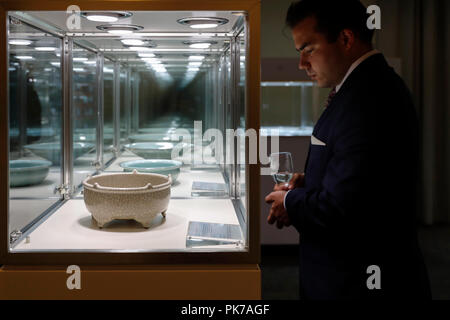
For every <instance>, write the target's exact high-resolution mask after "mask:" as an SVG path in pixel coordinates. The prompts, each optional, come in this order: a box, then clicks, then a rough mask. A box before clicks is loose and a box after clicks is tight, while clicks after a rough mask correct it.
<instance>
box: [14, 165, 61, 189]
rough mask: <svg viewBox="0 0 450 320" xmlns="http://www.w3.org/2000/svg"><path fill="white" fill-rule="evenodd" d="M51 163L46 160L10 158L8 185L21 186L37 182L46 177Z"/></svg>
mask: <svg viewBox="0 0 450 320" xmlns="http://www.w3.org/2000/svg"><path fill="white" fill-rule="evenodd" d="M51 165H52V163H51V162H50V161H47V160H10V161H9V185H10V186H11V187H23V186H30V185H35V184H39V183H41V182H42V181H44V179H45V178H46V177H47V175H48V171H49V168H50V167H51Z"/></svg>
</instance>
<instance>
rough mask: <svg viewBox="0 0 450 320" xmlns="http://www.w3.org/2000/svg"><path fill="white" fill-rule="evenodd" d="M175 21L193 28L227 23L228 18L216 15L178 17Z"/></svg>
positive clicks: (204, 27) (205, 27)
mask: <svg viewBox="0 0 450 320" xmlns="http://www.w3.org/2000/svg"><path fill="white" fill-rule="evenodd" d="M177 22H178V23H180V24H183V25H187V26H190V27H191V28H194V29H207V28H215V27H218V26H219V25H223V24H226V23H228V19H225V18H218V17H190V18H182V19H178V20H177Z"/></svg>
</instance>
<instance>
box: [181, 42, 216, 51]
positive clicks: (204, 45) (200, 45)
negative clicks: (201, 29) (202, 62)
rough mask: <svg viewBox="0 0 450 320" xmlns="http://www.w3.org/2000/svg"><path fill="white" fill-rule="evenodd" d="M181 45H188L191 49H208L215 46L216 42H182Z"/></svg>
mask: <svg viewBox="0 0 450 320" xmlns="http://www.w3.org/2000/svg"><path fill="white" fill-rule="evenodd" d="M183 44H186V45H189V47H190V48H192V49H208V48H209V47H210V46H211V45H213V44H217V42H216V41H183Z"/></svg>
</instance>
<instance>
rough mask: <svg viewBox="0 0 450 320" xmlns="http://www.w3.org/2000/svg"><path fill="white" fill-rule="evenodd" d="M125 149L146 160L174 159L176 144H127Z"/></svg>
mask: <svg viewBox="0 0 450 320" xmlns="http://www.w3.org/2000/svg"><path fill="white" fill-rule="evenodd" d="M124 147H125V149H127V150H129V151H131V152H133V153H134V154H135V155H137V156H139V157H142V158H144V159H172V150H173V149H174V148H175V144H173V143H171V142H136V143H131V144H126V145H125V146H124Z"/></svg>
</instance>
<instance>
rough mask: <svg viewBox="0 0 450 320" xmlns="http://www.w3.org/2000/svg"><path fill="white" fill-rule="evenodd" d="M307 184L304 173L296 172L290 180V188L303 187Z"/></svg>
mask: <svg viewBox="0 0 450 320" xmlns="http://www.w3.org/2000/svg"><path fill="white" fill-rule="evenodd" d="M304 186H305V174H304V173H294V175H293V176H292V178H291V180H290V181H289V187H288V188H289V190H292V189H295V188H303V187H304Z"/></svg>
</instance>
